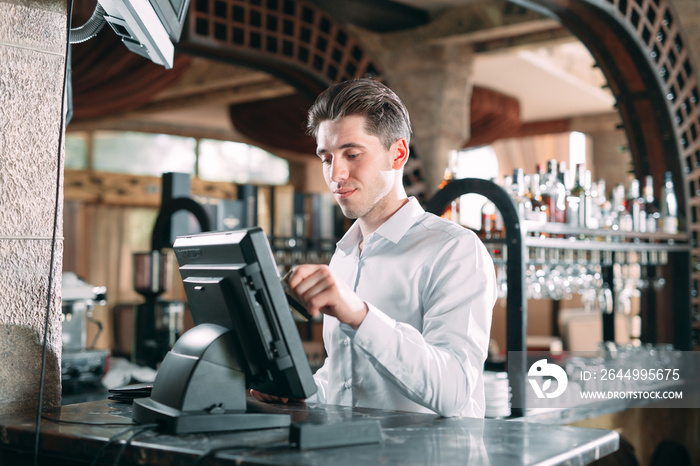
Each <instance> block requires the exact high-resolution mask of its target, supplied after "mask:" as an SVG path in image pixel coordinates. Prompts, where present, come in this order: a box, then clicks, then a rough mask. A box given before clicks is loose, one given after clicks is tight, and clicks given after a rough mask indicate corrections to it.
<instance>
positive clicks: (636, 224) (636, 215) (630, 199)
mask: <svg viewBox="0 0 700 466" xmlns="http://www.w3.org/2000/svg"><path fill="white" fill-rule="evenodd" d="M625 208H627V210H628V211H629V213H630V214H631V215H632V231H637V232H642V233H643V232H645V231H646V227H647V221H646V210H645V208H644V198H642V195H641V190H640V189H639V180H637V179H632V180H630V182H629V185H628V187H627V199H625Z"/></svg>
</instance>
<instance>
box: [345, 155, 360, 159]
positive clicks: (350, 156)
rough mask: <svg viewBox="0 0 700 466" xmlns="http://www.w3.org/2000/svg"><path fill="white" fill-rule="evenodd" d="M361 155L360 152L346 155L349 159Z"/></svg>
mask: <svg viewBox="0 0 700 466" xmlns="http://www.w3.org/2000/svg"><path fill="white" fill-rule="evenodd" d="M359 156H360V154H348V155H346V156H345V157H347V158H349V159H354V158H355V157H359Z"/></svg>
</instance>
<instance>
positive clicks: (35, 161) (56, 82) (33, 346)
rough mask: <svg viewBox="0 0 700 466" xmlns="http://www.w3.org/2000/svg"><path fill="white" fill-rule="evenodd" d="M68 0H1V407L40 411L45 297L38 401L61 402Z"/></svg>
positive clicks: (53, 404) (2, 410)
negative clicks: (61, 183) (60, 181)
mask: <svg viewBox="0 0 700 466" xmlns="http://www.w3.org/2000/svg"><path fill="white" fill-rule="evenodd" d="M66 14H67V12H66V3H65V2H64V1H62V0H29V1H27V0H0V24H2V26H1V27H0V387H2V390H0V414H8V413H18V412H23V411H28V410H32V409H36V406H37V402H38V396H39V378H40V375H41V360H42V342H43V339H44V325H45V319H46V314H47V313H46V309H47V305H48V303H49V302H50V311H49V332H48V335H49V337H48V345H47V365H46V381H45V386H44V387H45V388H44V406H45V407H56V406H59V405H60V401H61V380H60V374H61V367H60V366H61V364H60V361H61V319H60V318H61V270H62V254H63V240H62V234H63V209H62V206H63V196H62V192H63V189H62V187H61V190H60V193H61V194H60V199H59V202H58V205H59V212H58V232H57V237H58V238H59V239H58V240H57V241H56V244H55V245H54V246H55V256H54V257H55V259H54V263H53V286H52V290H51V293H50V297H49V289H48V285H49V273H50V263H51V260H50V259H51V250H52V244H51V238H52V234H53V227H54V208H55V205H56V192H57V190H56V179H57V176H56V174H57V170H58V169H59V167H60V170H61V172H62V170H63V150H62V148H61V149H60V150H59V147H58V145H59V135H60V134H62V133H63V132H64V128H62V127H61V126H60V121H61V118H60V117H61V94H62V92H61V91H62V88H63V69H64V63H65V58H64V57H65V40H66Z"/></svg>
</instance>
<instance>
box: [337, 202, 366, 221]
mask: <svg viewBox="0 0 700 466" xmlns="http://www.w3.org/2000/svg"><path fill="white" fill-rule="evenodd" d="M340 210H341V211H342V212H343V215H345V217H346V218H349V219H350V220H356V219H358V218H360V217H361V216H362V214H361V213H359V212H358V211H357V209H352V208H350V207H349V206H347V205H343V204H340Z"/></svg>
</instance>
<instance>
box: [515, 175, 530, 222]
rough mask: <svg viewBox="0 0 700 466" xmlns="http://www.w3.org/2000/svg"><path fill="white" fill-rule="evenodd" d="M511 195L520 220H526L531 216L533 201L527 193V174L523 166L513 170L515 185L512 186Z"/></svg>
mask: <svg viewBox="0 0 700 466" xmlns="http://www.w3.org/2000/svg"><path fill="white" fill-rule="evenodd" d="M511 196H512V197H513V200H514V201H515V206H516V207H517V209H518V216H519V217H520V220H521V221H522V220H525V219H527V218H528V217H529V215H530V212H531V211H532V203H531V202H530V199H528V197H527V196H526V195H525V174H524V173H523V169H522V168H516V169H515V170H513V186H512V188H511Z"/></svg>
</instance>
